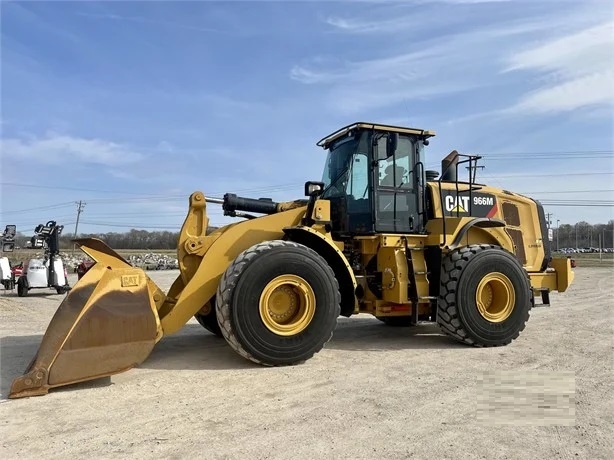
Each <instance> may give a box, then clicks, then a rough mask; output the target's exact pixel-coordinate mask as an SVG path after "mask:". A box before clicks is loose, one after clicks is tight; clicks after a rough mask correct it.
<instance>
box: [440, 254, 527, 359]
mask: <svg viewBox="0 0 614 460" xmlns="http://www.w3.org/2000/svg"><path fill="white" fill-rule="evenodd" d="M531 300H532V295H531V284H530V282H529V278H528V276H527V274H526V272H525V270H524V269H523V267H522V265H520V263H519V262H518V260H517V259H516V258H515V257H514V256H513V255H512V254H511V253H509V252H508V251H505V250H504V249H503V248H501V247H499V246H494V245H485V244H483V245H471V246H467V247H463V248H460V249H457V250H454V251H452V252H450V253H449V254H448V255H447V256H446V257H445V258H444V260H443V265H442V271H441V291H440V296H439V301H438V309H437V323H438V324H439V326H440V328H441V329H442V331H443V332H445V333H446V334H447V335H449V336H451V337H453V338H454V339H456V340H458V341H460V342H463V343H466V344H468V345H473V346H477V347H492V346H502V345H507V344H509V343H511V342H512V341H513V340H515V339H516V338H517V337H518V336H519V335H520V332H522V331H523V330H524V328H525V326H526V322H527V321H528V319H529V311H530V310H531Z"/></svg>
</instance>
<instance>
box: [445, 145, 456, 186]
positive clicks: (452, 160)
mask: <svg viewBox="0 0 614 460" xmlns="http://www.w3.org/2000/svg"><path fill="white" fill-rule="evenodd" d="M457 164H458V152H457V151H456V150H452V151H451V152H450V153H449V154H448V156H447V157H445V158H444V159H443V160H441V181H442V182H456V181H457V177H456V165H457Z"/></svg>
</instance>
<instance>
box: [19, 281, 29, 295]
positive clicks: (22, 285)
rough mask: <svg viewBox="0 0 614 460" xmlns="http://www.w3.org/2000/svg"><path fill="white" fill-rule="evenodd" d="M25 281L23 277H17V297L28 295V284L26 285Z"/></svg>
mask: <svg viewBox="0 0 614 460" xmlns="http://www.w3.org/2000/svg"><path fill="white" fill-rule="evenodd" d="M26 283H27V281H26V280H24V279H23V278H19V279H18V280H17V295H18V296H19V297H25V296H27V295H28V286H27V285H26Z"/></svg>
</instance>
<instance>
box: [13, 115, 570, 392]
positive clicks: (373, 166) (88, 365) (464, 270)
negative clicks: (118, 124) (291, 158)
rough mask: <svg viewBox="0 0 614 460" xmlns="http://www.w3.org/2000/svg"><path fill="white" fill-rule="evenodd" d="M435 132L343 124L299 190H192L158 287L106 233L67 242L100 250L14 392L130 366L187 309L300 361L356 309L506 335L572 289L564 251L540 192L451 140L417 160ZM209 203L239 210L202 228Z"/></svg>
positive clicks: (401, 322) (257, 357)
mask: <svg viewBox="0 0 614 460" xmlns="http://www.w3.org/2000/svg"><path fill="white" fill-rule="evenodd" d="M434 135H435V133H434V132H432V131H426V130H422V129H413V128H404V127H396V126H386V125H378V124H371V123H355V124H352V125H350V126H346V127H344V128H341V129H340V130H338V131H336V132H334V133H332V134H331V135H329V136H327V137H326V138H324V139H322V140H321V141H319V142H318V145H319V146H321V147H323V148H324V149H326V150H327V151H328V156H327V158H326V162H325V167H324V173H323V179H322V182H307V183H306V184H305V196H306V198H305V199H302V200H297V201H291V202H283V203H276V202H273V201H271V200H267V199H250V198H242V197H237V196H236V195H233V194H226V195H225V196H224V197H223V199H216V198H208V197H206V196H205V195H204V194H203V193H201V192H195V193H193V194H192V195H191V196H190V198H189V210H188V213H187V217H186V219H185V221H184V224H183V227H182V229H181V233H180V237H179V241H178V248H177V256H178V257H177V258H178V260H179V265H180V275H179V276H178V277H177V279H176V280H175V282H174V283H173V285H172V286H171V288H170V290H169V292H168V293H164V292H162V291H161V290H160V289H159V288H158V287H157V286H156V285H155V284H154V283H153V281H152V280H151V279H149V278H148V276H147V275H146V274H145V272H144V271H143V270H141V269H137V268H134V267H132V266H130V264H128V263H127V262H126V261H125V260H124V259H123V258H122V257H121V256H119V255H118V254H117V253H116V252H115V251H113V250H112V249H110V248H109V247H107V246H106V245H105V244H104V243H103V242H102V241H100V240H96V239H80V240H76V242H77V243H78V244H79V245H80V247H81V249H82V250H83V251H84V252H85V253H86V254H87V255H89V256H90V257H91V258H92V259H93V260H95V261H96V263H95V265H93V266H92V268H91V269H90V270H89V271H88V272H87V273H86V274H85V275H84V276H83V277H82V278H81V279H80V280H79V281H78V282H77V284H76V285H75V286H74V287H73V288H72V290H71V291H70V293H69V294H68V295H67V296H66V298H65V299H64V301H63V302H62V304H61V305H60V307H59V308H58V310H57V312H56V314H55V316H54V317H53V319H52V321H51V323H50V324H49V327H48V329H47V331H46V333H45V335H44V337H43V339H42V343H41V345H40V348H39V350H38V352H37V354H36V356H35V357H34V359H33V360H32V362H31V363H30V365H29V367H28V368H27V369H26V371H25V374H24V375H22V376H20V377H18V378H16V379H15V380H14V381H13V384H12V387H11V391H10V395H9V397H10V398H19V397H24V396H34V395H43V394H46V393H47V392H48V390H49V389H50V388H53V387H58V386H62V385H68V384H72V383H75V382H80V381H85V380H91V379H95V378H99V377H103V376H109V375H112V374H115V373H119V372H122V371H126V370H128V369H130V368H132V367H134V366H136V365H138V364H139V363H141V362H143V361H144V360H145V359H146V358H147V357H148V355H149V354H150V352H151V351H152V349H153V347H154V346H155V344H156V343H157V342H158V341H160V340H161V339H162V338H163V337H164V336H166V335H170V334H173V333H175V332H177V331H179V330H180V329H181V328H182V327H183V326H184V325H185V324H186V323H187V322H188V321H189V320H190V319H191V318H192V317H196V319H197V320H198V322H199V323H200V324H201V325H203V326H204V327H205V328H207V329H208V330H210V331H212V332H214V333H215V334H217V335H219V336H222V337H223V338H224V339H225V340H226V341H227V342H228V344H229V345H230V347H232V348H233V349H234V350H235V351H236V352H237V353H238V354H240V355H241V356H243V357H244V358H246V359H249V360H251V361H254V362H256V363H259V364H262V365H267V366H278V365H291V364H295V363H300V362H303V361H305V360H308V359H309V358H311V357H312V356H313V355H314V354H315V353H317V352H318V351H319V350H321V349H322V347H323V346H324V345H325V343H326V342H327V341H328V340H330V339H331V336H332V334H333V331H334V329H335V326H336V324H337V319H338V317H339V316H345V317H350V316H352V315H354V314H358V313H370V314H372V315H374V316H375V317H377V318H378V319H380V320H382V321H383V322H384V323H385V324H388V325H391V326H405V325H407V326H410V325H412V324H416V323H417V322H419V321H432V322H436V323H438V324H439V325H440V327H441V329H442V330H443V332H445V333H446V334H448V335H449V336H450V337H451V338H452V339H455V340H458V341H460V342H463V343H465V344H468V345H472V346H501V345H507V344H509V343H510V342H512V341H513V340H514V339H516V338H517V337H518V335H519V334H520V332H521V331H522V330H523V329H524V328H525V324H526V322H527V320H528V318H529V311H530V309H531V308H532V306H533V305H534V298H535V297H536V296H537V295H542V297H544V298H547V295H548V293H549V292H550V291H559V292H563V291H565V290H566V289H567V288H568V286H569V285H570V283H571V282H572V281H573V277H574V274H573V272H572V270H571V266H570V262H569V260H568V259H553V258H552V257H551V252H550V242H549V240H548V237H547V226H546V220H545V215H544V209H543V207H542V206H541V205H540V204H539V203H538V202H537V201H535V200H533V199H531V198H528V197H525V196H522V195H520V194H517V193H514V192H511V191H507V190H499V189H495V188H492V187H489V186H486V185H483V184H479V183H477V182H476V181H475V170H476V168H475V163H476V161H477V160H478V158H479V157H477V156H468V155H460V154H458V153H457V152H456V151H453V152H452V153H451V154H450V155H448V156H447V157H446V158H445V159H443V160H442V171H441V174H439V173H438V172H436V171H427V170H425V166H424V164H425V163H424V161H425V158H424V146H426V145H428V142H429V141H428V139H429V138H430V137H432V136H434ZM462 165H465V166H463V167H462V168H461V169H463V170H466V169H467V168H466V166H467V165H468V166H469V168H468V169H469V171H470V173H469V174H468V177H467V179H466V180H460V179H459V177H458V171H459V167H461V166H462ZM207 203H213V204H216V205H220V204H221V205H222V206H223V209H224V211H225V214H226V215H230V216H235V217H242V218H245V220H241V221H238V222H236V223H232V224H229V225H227V226H225V227H222V228H220V229H218V230H216V231H214V232H212V233H210V234H206V229H207V225H208V218H207V213H206V206H207ZM246 213H254V214H259V215H258V216H255V215H253V214H246Z"/></svg>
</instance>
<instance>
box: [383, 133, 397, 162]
mask: <svg viewBox="0 0 614 460" xmlns="http://www.w3.org/2000/svg"><path fill="white" fill-rule="evenodd" d="M398 145H399V133H390V134H388V140H387V142H386V158H390V157H391V156H392V155H394V154H395V153H396V151H397V146H398Z"/></svg>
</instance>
